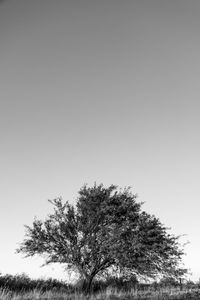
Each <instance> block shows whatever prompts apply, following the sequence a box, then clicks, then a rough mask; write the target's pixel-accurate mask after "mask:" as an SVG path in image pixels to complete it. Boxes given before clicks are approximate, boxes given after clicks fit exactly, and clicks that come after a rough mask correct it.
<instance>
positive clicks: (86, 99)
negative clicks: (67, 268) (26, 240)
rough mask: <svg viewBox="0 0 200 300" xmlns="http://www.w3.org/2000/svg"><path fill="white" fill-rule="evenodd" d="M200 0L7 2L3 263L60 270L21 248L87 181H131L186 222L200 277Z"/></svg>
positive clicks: (2, 266) (2, 81)
mask: <svg viewBox="0 0 200 300" xmlns="http://www.w3.org/2000/svg"><path fill="white" fill-rule="evenodd" d="M199 28H200V2H199V1H195V0H190V1H187V0H169V1H160V0H137V1H134V0H130V1H129V0H123V1H121V0H101V1H97V0H91V1H90V0H71V1H69V0H57V1H55V0H34V1H31V0H4V1H1V2H0V143H1V147H0V179H1V189H0V199H1V208H0V228H1V230H0V240H1V250H0V253H1V255H0V272H2V273H3V274H4V273H11V274H16V273H22V272H26V273H27V274H29V275H30V276H32V277H34V278H37V277H41V276H47V277H48V276H53V277H60V278H64V276H66V275H64V273H63V272H62V270H61V268H60V267H57V266H51V267H49V268H47V267H44V268H40V266H41V264H42V263H43V260H42V259H37V258H35V259H24V258H23V256H22V255H19V254H15V249H16V248H17V247H18V244H19V243H20V242H21V241H22V240H23V237H24V227H23V225H24V224H27V225H31V223H32V221H33V219H34V217H35V216H37V217H39V218H44V217H45V216H46V215H47V214H48V213H49V212H50V211H51V206H50V204H49V203H48V201H47V200H48V199H53V198H55V197H58V196H62V197H63V199H64V200H70V201H71V202H75V199H76V197H77V192H78V190H79V189H80V187H81V186H82V185H83V184H84V183H88V184H89V185H92V184H93V183H94V182H95V181H96V182H97V183H103V184H104V185H105V186H108V185H110V184H116V185H119V186H120V187H124V186H132V191H133V193H137V194H138V201H144V202H145V204H144V206H143V209H144V210H146V211H147V212H149V213H152V214H155V215H156V216H157V217H159V218H160V220H161V221H162V222H163V223H164V224H165V225H166V226H168V227H171V232H172V233H174V234H178V235H179V234H186V237H184V238H183V239H182V241H183V242H185V241H187V240H189V241H190V244H189V245H187V246H186V248H185V251H186V254H187V255H186V257H185V259H184V261H185V264H186V267H189V268H191V271H192V273H193V275H192V276H191V278H192V279H194V280H197V279H198V278H199V277H200V265H199V252H200V235H199V228H200V218H199V214H200V202H199V201H200V189H199V179H200V118H199V114H200V84H199V78H200V59H199V55H200V36H199Z"/></svg>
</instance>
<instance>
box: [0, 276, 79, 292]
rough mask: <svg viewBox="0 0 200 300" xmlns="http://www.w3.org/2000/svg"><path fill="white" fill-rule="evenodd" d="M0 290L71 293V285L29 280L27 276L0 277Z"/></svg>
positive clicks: (59, 282) (51, 281)
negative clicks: (36, 290)
mask: <svg viewBox="0 0 200 300" xmlns="http://www.w3.org/2000/svg"><path fill="white" fill-rule="evenodd" d="M0 288H4V289H8V290H10V291H13V292H29V291H32V290H35V289H38V290H40V291H42V292H46V291H52V290H53V291H61V290H63V291H66V292H70V291H73V290H74V288H73V286H72V285H69V284H66V283H64V282H62V281H58V280H56V279H51V278H49V279H46V280H45V279H30V278H29V277H28V276H27V275H25V274H21V275H8V274H6V275H0Z"/></svg>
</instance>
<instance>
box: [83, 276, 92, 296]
mask: <svg viewBox="0 0 200 300" xmlns="http://www.w3.org/2000/svg"><path fill="white" fill-rule="evenodd" d="M93 279H94V275H90V276H88V277H87V278H86V280H85V287H84V291H85V293H86V294H90V293H91V292H92V290H91V288H92V281H93Z"/></svg>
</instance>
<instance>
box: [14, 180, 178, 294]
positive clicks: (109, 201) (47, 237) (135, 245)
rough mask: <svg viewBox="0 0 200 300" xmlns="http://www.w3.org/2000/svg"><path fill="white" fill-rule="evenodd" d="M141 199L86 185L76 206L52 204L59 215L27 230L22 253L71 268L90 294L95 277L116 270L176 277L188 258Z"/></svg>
mask: <svg viewBox="0 0 200 300" xmlns="http://www.w3.org/2000/svg"><path fill="white" fill-rule="evenodd" d="M136 198H137V197H136V195H134V194H132V192H131V190H130V188H125V189H123V190H122V189H118V188H117V186H114V185H111V186H109V187H108V188H105V187H104V186H103V185H102V184H101V185H96V184H95V185H94V186H93V187H88V186H87V185H84V186H83V187H82V188H81V189H80V191H79V196H78V199H77V202H76V205H74V206H73V205H71V204H69V202H65V203H63V201H62V199H61V198H58V199H54V200H52V201H50V202H51V203H52V204H53V206H54V212H53V213H52V214H50V215H48V217H47V218H46V220H45V221H41V220H38V219H35V220H34V222H33V224H32V226H26V236H25V239H24V241H23V242H22V243H21V245H20V247H19V249H18V250H17V252H22V253H24V254H26V256H33V255H35V254H39V255H45V257H46V264H48V263H54V262H59V263H64V264H66V267H67V268H68V269H70V268H73V269H75V270H76V271H77V272H78V273H79V275H80V276H81V277H82V278H84V279H85V280H86V282H87V284H88V289H90V286H91V283H92V280H93V279H94V277H95V276H97V275H102V274H103V273H104V272H105V271H108V270H113V269H115V271H118V272H120V273H121V274H129V275H131V274H134V275H142V276H146V277H156V276H158V275H169V276H176V275H177V274H179V273H181V269H180V262H181V258H182V255H183V250H182V248H181V247H180V245H179V243H178V237H176V236H174V235H171V234H169V233H168V232H167V228H166V227H165V226H163V225H162V224H161V222H160V221H159V219H157V218H156V217H155V216H152V215H150V214H147V213H146V212H144V211H142V209H141V206H142V203H138V202H137V201H136Z"/></svg>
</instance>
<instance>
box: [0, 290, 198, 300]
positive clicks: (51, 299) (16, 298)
mask: <svg viewBox="0 0 200 300" xmlns="http://www.w3.org/2000/svg"><path fill="white" fill-rule="evenodd" d="M0 299H1V300H35V299H41V300H93V299H94V300H131V299H133V300H136V299H140V300H167V299H171V300H178V299H179V300H181V299H185V300H190V299H193V300H197V299H200V290H199V289H195V290H183V291H180V290H177V289H165V290H161V291H138V292H135V291H130V292H119V291H117V290H114V289H107V290H106V291H104V292H98V293H96V294H93V295H90V296H86V295H84V294H81V293H71V294H68V293H66V292H54V291H46V292H42V291H40V290H37V289H35V290H33V291H31V292H24V293H23V292H20V293H16V292H13V291H8V290H6V289H1V290H0Z"/></svg>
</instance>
